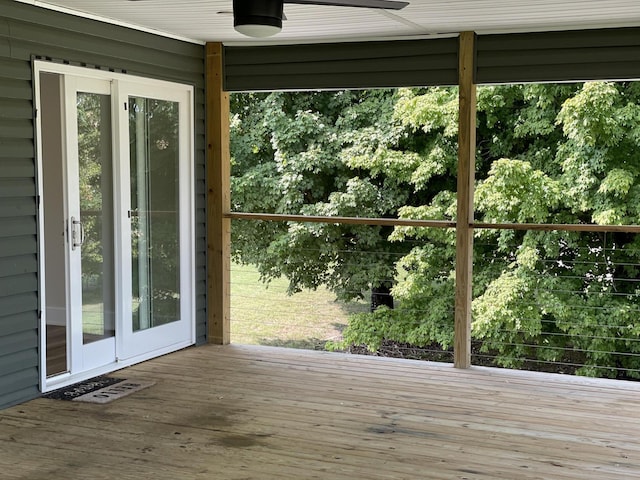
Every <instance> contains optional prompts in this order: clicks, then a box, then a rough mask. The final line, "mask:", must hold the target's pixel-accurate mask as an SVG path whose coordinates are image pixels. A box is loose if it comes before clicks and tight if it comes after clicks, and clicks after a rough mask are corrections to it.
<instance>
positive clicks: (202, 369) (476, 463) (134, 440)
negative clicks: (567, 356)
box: [0, 346, 640, 480]
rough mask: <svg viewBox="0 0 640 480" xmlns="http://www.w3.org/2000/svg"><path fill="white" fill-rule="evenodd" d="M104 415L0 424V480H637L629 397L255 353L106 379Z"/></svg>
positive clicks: (3, 418)
mask: <svg viewBox="0 0 640 480" xmlns="http://www.w3.org/2000/svg"><path fill="white" fill-rule="evenodd" d="M116 376H122V377H125V378H130V379H133V378H138V379H142V378H145V379H151V380H155V381H156V382H157V383H156V385H154V386H153V387H151V388H148V389H146V390H143V391H141V392H138V393H135V394H133V395H131V396H129V397H126V398H123V399H121V400H117V401H115V402H113V403H110V404H108V405H103V406H100V405H95V404H83V403H77V402H68V401H60V400H50V399H38V400H35V401H32V402H29V403H26V404H23V405H19V406H16V407H13V408H10V409H7V410H3V411H0V478H2V479H21V480H26V479H29V480H39V479H42V480H44V479H46V480H57V479H90V480H94V479H95V480H98V479H109V480H111V479H118V480H124V479H154V480H164V479H171V480H184V479H237V480H240V479H312V478H319V479H351V480H353V479H439V478H442V479H512V480H521V479H534V478H535V479H543V478H544V479H554V480H556V479H558V480H561V479H597V480H608V479H629V478H640V385H639V384H635V383H621V382H611V381H595V380H583V379H578V380H576V379H572V378H567V377H561V376H553V375H547V374H530V373H518V372H510V371H500V370H493V369H483V368H473V369H470V370H466V371H460V370H454V369H453V368H452V367H450V366H448V365H438V364H429V363H424V362H417V361H405V360H394V359H384V358H373V357H361V356H354V355H342V354H330V353H324V352H312V351H295V350H283V349H276V348H267V347H247V346H227V347H216V346H206V347H198V348H191V349H187V350H184V351H181V352H177V353H175V354H172V355H168V356H165V357H162V358H158V359H155V360H152V361H149V362H146V363H143V364H141V365H137V366H135V367H131V368H129V369H126V370H123V371H121V372H117V374H116Z"/></svg>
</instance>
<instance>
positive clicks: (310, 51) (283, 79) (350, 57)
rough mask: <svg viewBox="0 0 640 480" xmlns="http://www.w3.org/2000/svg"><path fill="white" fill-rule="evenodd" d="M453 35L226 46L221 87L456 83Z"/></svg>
mask: <svg viewBox="0 0 640 480" xmlns="http://www.w3.org/2000/svg"><path fill="white" fill-rule="evenodd" d="M457 52H458V39H457V38H446V39H433V40H404V41H394V42H356V43H333V44H315V45H280V46H261V47H226V48H225V49H224V65H225V78H224V80H225V89H226V90H228V91H242V90H283V89H286V90H308V89H321V88H332V89H334V88H375V87H403V86H427V85H455V84H457V82H458V73H457V71H458V57H457V55H458V53H457Z"/></svg>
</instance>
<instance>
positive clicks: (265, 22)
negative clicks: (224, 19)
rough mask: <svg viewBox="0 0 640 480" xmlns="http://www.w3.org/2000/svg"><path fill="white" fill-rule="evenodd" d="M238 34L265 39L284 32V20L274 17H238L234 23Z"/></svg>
mask: <svg viewBox="0 0 640 480" xmlns="http://www.w3.org/2000/svg"><path fill="white" fill-rule="evenodd" d="M233 28H235V30H236V32H238V33H241V34H242V35H246V36H248V37H256V38H264V37H270V36H272V35H275V34H276V33H279V32H280V30H282V20H281V19H279V18H272V17H258V16H248V17H238V16H236V18H235V19H234V21H233Z"/></svg>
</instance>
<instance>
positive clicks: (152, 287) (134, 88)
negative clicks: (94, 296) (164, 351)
mask: <svg viewBox="0 0 640 480" xmlns="http://www.w3.org/2000/svg"><path fill="white" fill-rule="evenodd" d="M117 87H118V98H119V99H120V105H121V107H122V108H120V113H119V114H120V121H119V123H118V124H119V128H120V138H121V145H120V149H121V151H124V150H126V151H127V153H128V160H129V161H128V162H127V163H128V168H124V169H122V170H121V172H120V184H121V186H122V192H123V197H122V200H123V201H124V204H123V205H122V208H123V209H124V210H126V217H127V219H128V221H127V222H125V223H124V224H123V228H122V236H121V244H122V256H123V265H124V266H125V268H124V269H123V272H122V287H123V289H124V290H125V291H126V292H128V295H127V301H125V302H123V304H122V307H123V310H122V317H123V318H124V319H126V322H125V323H124V325H123V330H122V335H121V336H120V337H119V344H118V345H119V348H118V351H119V357H120V358H122V359H128V358H132V357H136V356H138V355H143V354H144V353H145V352H147V351H149V350H158V349H161V348H164V347H166V346H167V345H172V344H174V343H183V342H184V341H185V340H186V338H185V333H189V334H190V329H189V325H190V323H191V319H192V317H193V315H192V313H191V309H192V302H190V301H189V299H188V296H187V297H185V293H188V292H190V291H191V290H192V287H191V285H190V283H191V281H192V276H193V275H192V273H191V272H193V264H192V261H191V260H190V259H191V257H192V255H191V253H190V251H191V247H190V245H191V240H190V238H192V232H191V223H192V222H190V218H191V213H190V212H191V211H192V210H193V208H192V205H191V199H190V195H189V194H188V192H189V191H190V188H189V182H190V178H191V171H190V162H189V163H187V162H181V161H180V159H181V158H184V157H187V156H189V147H190V142H188V140H187V139H188V138H189V131H190V124H191V123H190V122H189V121H180V119H189V118H190V116H189V115H190V114H189V105H190V102H189V92H187V91H184V90H182V91H180V90H174V89H167V88H164V87H153V86H148V85H140V84H130V83H126V82H119V83H118V85H117ZM189 338H190V337H189Z"/></svg>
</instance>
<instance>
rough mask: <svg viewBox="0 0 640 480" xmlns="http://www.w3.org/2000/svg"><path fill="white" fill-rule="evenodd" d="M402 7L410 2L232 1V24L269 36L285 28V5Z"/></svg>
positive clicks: (253, 34)
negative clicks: (283, 26) (283, 24)
mask: <svg viewBox="0 0 640 480" xmlns="http://www.w3.org/2000/svg"><path fill="white" fill-rule="evenodd" d="M285 3H295V4H298V5H327V6H334V7H359V8H380V9H386V10H401V9H403V8H404V7H406V6H407V5H409V2H402V1H395V0H342V1H341V0H233V27H234V28H235V29H236V31H238V32H239V33H242V34H243V35H247V36H249V37H269V36H271V35H275V34H276V33H278V32H279V31H280V30H282V20H285V19H286V18H285V16H284V8H283V7H284V4H285Z"/></svg>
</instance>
